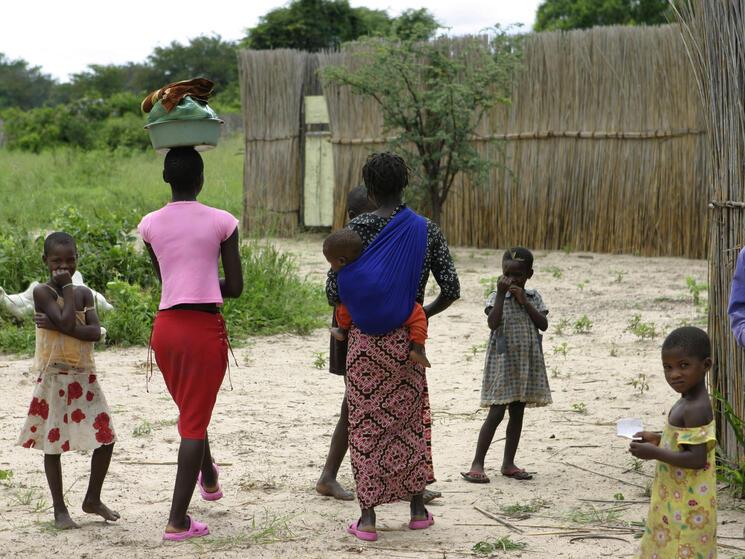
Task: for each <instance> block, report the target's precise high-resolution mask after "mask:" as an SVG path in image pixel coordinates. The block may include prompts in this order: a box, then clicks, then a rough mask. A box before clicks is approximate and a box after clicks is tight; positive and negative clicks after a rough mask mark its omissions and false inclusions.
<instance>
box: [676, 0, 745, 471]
mask: <svg viewBox="0 0 745 559" xmlns="http://www.w3.org/2000/svg"><path fill="white" fill-rule="evenodd" d="M694 14H695V17H694ZM681 19H682V22H683V25H682V31H683V37H684V38H685V40H686V45H687V47H688V53H689V55H690V60H691V61H692V62H693V67H694V68H695V70H696V77H697V82H696V83H697V89H698V92H699V94H700V96H701V100H702V105H703V114H704V118H705V123H706V127H707V129H708V130H709V133H708V134H707V143H706V148H707V156H708V157H709V158H710V161H711V164H710V169H709V173H708V175H707V176H706V183H707V189H706V190H707V197H708V199H709V200H711V204H710V208H711V209H710V212H709V327H708V330H709V336H710V337H711V340H712V345H713V351H714V366H713V367H712V372H711V385H712V388H713V389H716V390H717V391H719V393H720V394H721V395H722V397H723V398H724V399H726V400H727V401H728V402H729V403H730V405H731V406H732V409H733V411H734V412H735V414H737V416H738V417H740V418H745V394H744V393H743V388H744V386H743V385H745V374H744V373H745V349H743V348H742V347H740V346H738V345H737V343H736V342H735V340H734V337H733V336H732V332H731V331H730V326H729V317H728V316H727V306H728V303H729V294H730V287H731V284H732V276H733V274H734V268H735V262H736V260H737V255H738V253H739V251H740V249H741V248H742V247H743V244H745V167H744V166H743V162H745V110H744V109H745V107H743V99H745V1H744V0H695V1H685V2H682V3H681ZM723 419H724V418H723V416H722V415H721V414H718V417H717V440H718V441H719V445H720V446H721V447H722V449H723V450H724V452H725V453H726V454H728V455H730V456H734V457H739V456H743V453H744V452H745V449H744V448H742V446H740V445H739V444H738V441H737V438H736V436H735V433H734V431H733V429H732V427H731V426H730V425H728V424H727V422H726V421H724V420H723Z"/></svg>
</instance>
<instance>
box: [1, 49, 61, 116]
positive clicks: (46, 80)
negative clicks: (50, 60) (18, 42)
mask: <svg viewBox="0 0 745 559" xmlns="http://www.w3.org/2000/svg"><path fill="white" fill-rule="evenodd" d="M54 84H55V81H54V80H53V79H52V78H51V77H50V76H49V75H47V74H43V73H42V72H41V69H40V68H39V67H38V66H33V67H29V65H28V62H26V61H25V60H21V59H17V60H10V59H9V58H8V57H6V56H5V54H3V53H1V52H0V109H3V108H6V107H19V108H21V109H24V110H26V109H32V108H34V107H41V106H42V105H43V104H44V102H45V101H46V100H47V98H48V97H49V94H50V92H51V90H52V88H53V87H54Z"/></svg>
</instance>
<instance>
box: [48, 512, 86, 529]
mask: <svg viewBox="0 0 745 559" xmlns="http://www.w3.org/2000/svg"><path fill="white" fill-rule="evenodd" d="M54 527H55V528H57V530H72V529H74V528H80V526H78V525H77V524H75V522H73V520H72V518H70V513H69V512H67V511H66V510H65V511H62V512H55V513H54Z"/></svg>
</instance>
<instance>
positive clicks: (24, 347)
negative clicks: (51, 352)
mask: <svg viewBox="0 0 745 559" xmlns="http://www.w3.org/2000/svg"><path fill="white" fill-rule="evenodd" d="M35 344H36V334H35V326H34V321H33V320H31V318H28V319H27V320H24V321H22V322H20V323H19V322H18V321H17V320H15V319H14V318H6V317H4V316H0V351H3V352H6V353H19V354H27V355H31V354H33V352H34V345H35Z"/></svg>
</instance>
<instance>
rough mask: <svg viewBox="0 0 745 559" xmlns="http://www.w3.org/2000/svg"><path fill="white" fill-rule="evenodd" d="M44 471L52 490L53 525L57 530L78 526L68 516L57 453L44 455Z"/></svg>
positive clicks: (60, 465)
mask: <svg viewBox="0 0 745 559" xmlns="http://www.w3.org/2000/svg"><path fill="white" fill-rule="evenodd" d="M44 473H45V474H46V476H47V483H48V484H49V489H50V491H51V492H52V505H53V506H54V527H55V528H57V529H58V530H70V529H71V528H80V526H78V525H77V524H75V522H73V520H72V518H71V517H70V512H69V511H68V510H67V505H65V496H64V494H63V493H62V462H61V460H60V455H59V454H45V455H44Z"/></svg>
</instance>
